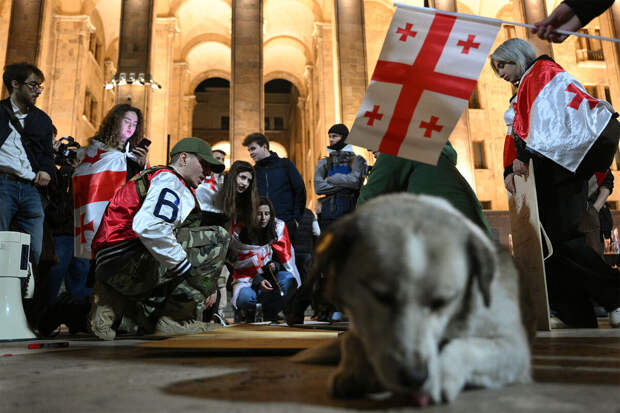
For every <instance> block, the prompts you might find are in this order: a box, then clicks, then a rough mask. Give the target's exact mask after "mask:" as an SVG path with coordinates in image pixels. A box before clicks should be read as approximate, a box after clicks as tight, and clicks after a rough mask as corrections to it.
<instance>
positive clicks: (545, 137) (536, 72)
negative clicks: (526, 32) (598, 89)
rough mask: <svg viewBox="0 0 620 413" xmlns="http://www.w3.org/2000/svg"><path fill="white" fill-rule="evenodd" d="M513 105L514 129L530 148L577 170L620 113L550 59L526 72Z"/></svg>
mask: <svg viewBox="0 0 620 413" xmlns="http://www.w3.org/2000/svg"><path fill="white" fill-rule="evenodd" d="M512 106H513V107H514V121H513V122H512V129H513V130H514V132H515V133H516V134H517V135H518V136H519V137H520V138H521V139H523V140H524V141H525V143H526V144H527V146H528V147H529V148H531V149H533V150H535V151H537V152H539V153H541V154H542V155H544V156H546V157H547V158H549V159H551V160H553V161H554V162H556V163H558V164H560V165H562V166H563V167H565V168H566V169H568V170H569V171H571V172H575V170H576V169H577V167H578V166H579V164H580V163H581V161H582V160H583V158H584V156H585V155H586V153H587V152H588V150H589V149H590V147H591V146H592V145H593V144H594V142H595V141H596V139H597V138H598V137H599V135H600V134H601V132H603V129H605V126H607V123H608V122H609V119H610V118H611V116H612V114H613V113H614V109H613V107H612V106H611V105H610V104H609V102H607V101H605V100H600V99H596V98H594V97H592V96H590V95H588V93H587V92H586V90H585V88H584V87H583V86H582V85H581V83H579V82H578V81H577V80H576V79H575V78H574V77H573V76H571V75H570V74H569V73H568V72H566V71H565V70H564V69H563V68H562V67H561V66H560V65H558V64H557V63H555V62H554V61H553V60H550V59H539V60H537V61H536V62H535V63H534V64H533V65H532V66H531V67H530V68H529V69H528V70H527V71H526V72H525V74H524V75H523V77H522V78H521V82H520V84H519V91H518V92H517V97H516V102H514V103H513V104H512ZM511 109H512V108H511ZM511 109H509V111H511ZM509 125H510V124H509Z"/></svg>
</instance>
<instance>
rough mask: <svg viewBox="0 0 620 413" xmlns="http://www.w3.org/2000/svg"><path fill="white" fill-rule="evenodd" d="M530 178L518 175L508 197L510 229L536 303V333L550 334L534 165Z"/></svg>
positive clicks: (515, 249)
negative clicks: (540, 331)
mask: <svg viewBox="0 0 620 413" xmlns="http://www.w3.org/2000/svg"><path fill="white" fill-rule="evenodd" d="M529 167H530V172H529V177H528V178H523V177H520V176H516V175H515V189H516V193H515V195H511V194H510V193H509V194H508V206H509V209H510V229H511V232H512V246H513V251H514V259H515V264H516V265H517V267H518V268H519V270H520V272H521V276H522V277H524V281H525V284H526V289H527V291H528V292H529V295H530V298H531V300H532V301H533V303H534V307H535V313H536V329H537V330H542V331H549V330H550V329H551V327H550V321H549V300H548V298H547V281H546V278H545V263H544V259H543V247H542V245H543V244H542V243H543V240H542V237H541V231H540V228H541V226H540V218H539V216H538V199H537V197H536V181H535V179H536V178H535V177H534V168H533V166H532V163H531V161H530V166H529Z"/></svg>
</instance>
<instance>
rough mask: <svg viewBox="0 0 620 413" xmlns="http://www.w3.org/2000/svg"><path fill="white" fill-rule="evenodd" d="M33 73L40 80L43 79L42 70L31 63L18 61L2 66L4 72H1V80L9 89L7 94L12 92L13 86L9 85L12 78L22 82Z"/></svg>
mask: <svg viewBox="0 0 620 413" xmlns="http://www.w3.org/2000/svg"><path fill="white" fill-rule="evenodd" d="M33 73H34V74H35V75H36V76H37V77H38V78H40V79H41V82H43V81H44V80H45V76H43V72H41V70H40V69H39V68H38V67H36V66H35V65H33V64H30V63H27V62H19V63H13V64H11V65H6V66H5V67H4V73H3V74H2V81H3V82H4V86H6V88H7V90H8V91H9V95H10V94H11V93H13V86H11V82H12V81H13V80H17V82H19V83H24V82H25V81H26V79H28V76H30V75H31V74H33Z"/></svg>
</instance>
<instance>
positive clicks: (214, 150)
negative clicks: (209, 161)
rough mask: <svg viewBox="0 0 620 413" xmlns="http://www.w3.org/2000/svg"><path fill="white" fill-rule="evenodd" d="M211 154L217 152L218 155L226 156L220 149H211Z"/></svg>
mask: <svg viewBox="0 0 620 413" xmlns="http://www.w3.org/2000/svg"><path fill="white" fill-rule="evenodd" d="M212 152H213V154H215V152H219V153H221V154H222V155H224V156H226V152H224V151H223V150H221V149H213V151H212Z"/></svg>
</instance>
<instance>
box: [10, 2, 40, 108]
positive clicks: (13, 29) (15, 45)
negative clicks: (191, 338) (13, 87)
mask: <svg viewBox="0 0 620 413" xmlns="http://www.w3.org/2000/svg"><path fill="white" fill-rule="evenodd" d="M6 3H7V4H3V5H2V10H0V12H2V16H0V23H3V27H2V28H1V29H0V33H1V32H4V33H5V35H6V39H7V42H6V52H5V53H3V54H4V56H2V57H3V58H4V61H3V62H0V63H3V64H2V67H4V66H5V65H8V64H11V63H17V62H28V63H32V64H35V65H36V64H37V63H38V62H37V59H38V57H39V46H40V43H41V27H42V23H43V0H20V1H14V0H13V1H7V2H6ZM5 12H7V14H4V13H5ZM7 23H8V24H7ZM4 24H6V26H4ZM7 29H8V30H7ZM5 30H6V31H5ZM1 96H2V98H5V97H8V92H7V90H6V88H5V87H4V86H2V92H1Z"/></svg>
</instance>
